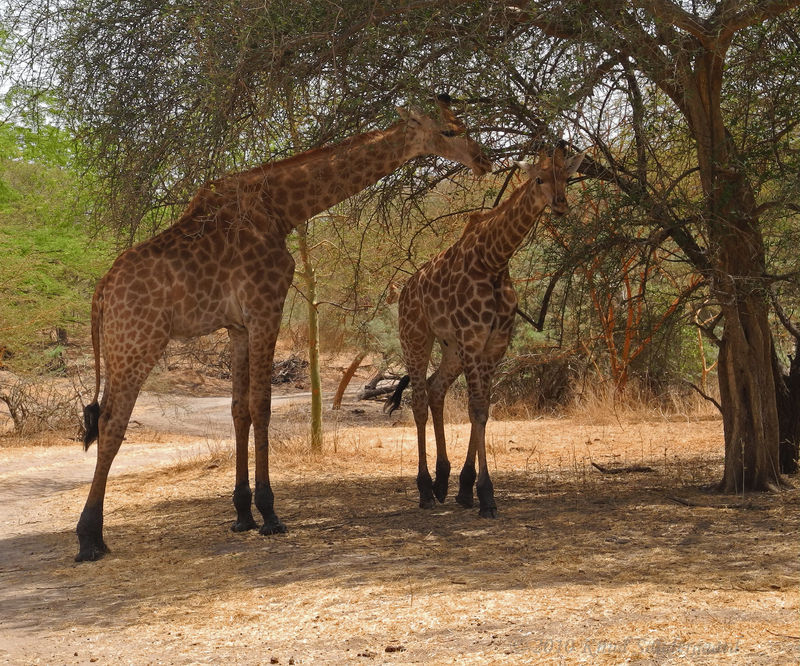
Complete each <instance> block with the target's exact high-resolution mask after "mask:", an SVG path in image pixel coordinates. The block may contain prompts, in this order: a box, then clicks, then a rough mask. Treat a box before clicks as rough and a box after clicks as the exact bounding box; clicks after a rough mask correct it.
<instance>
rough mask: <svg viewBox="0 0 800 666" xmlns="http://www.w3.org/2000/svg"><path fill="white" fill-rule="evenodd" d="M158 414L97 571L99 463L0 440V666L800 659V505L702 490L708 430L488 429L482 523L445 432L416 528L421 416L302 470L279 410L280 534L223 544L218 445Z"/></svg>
mask: <svg viewBox="0 0 800 666" xmlns="http://www.w3.org/2000/svg"><path fill="white" fill-rule="evenodd" d="M151 407H152V405H151ZM224 412H225V410H224V409H223V410H222V411H221V412H220V413H221V414H224ZM170 414H171V415H170V416H169V417H168V418H166V419H162V423H160V424H159V428H160V431H158V432H157V431H154V430H153V429H152V427H151V426H148V422H147V419H146V418H144V422H142V421H141V420H140V421H138V422H137V423H135V424H134V427H132V428H131V430H130V431H129V435H128V441H126V442H125V444H124V445H123V447H122V450H121V452H120V454H119V456H118V458H117V461H115V466H114V468H113V469H112V478H111V480H110V483H109V489H108V493H107V497H106V512H105V538H106V541H107V542H108V544H109V546H110V547H111V549H112V552H111V553H110V554H109V555H107V556H106V557H105V558H104V559H103V560H101V561H99V562H95V563H82V564H76V563H75V562H73V556H74V555H75V553H76V552H77V539H76V537H75V533H74V529H75V523H76V521H77V518H78V515H79V513H80V510H81V507H82V505H83V502H84V500H85V497H86V493H87V490H88V480H89V479H90V478H91V472H92V467H93V460H94V455H95V453H94V451H95V450H94V449H91V450H90V451H89V453H87V454H84V452H83V450H82V448H81V446H80V445H79V444H77V443H75V442H74V441H68V440H66V439H59V438H58V437H52V436H51V437H49V438H48V439H47V441H44V442H42V441H40V442H25V443H20V442H16V443H15V444H14V445H13V446H9V445H8V444H7V443H6V446H3V443H2V440H0V470H2V471H1V472H0V506H1V507H2V508H0V524H1V525H2V529H3V536H2V540H0V581H2V585H1V586H0V663H12V664H37V663H47V664H84V663H96V664H122V663H125V664H128V663H129V664H205V663H232V664H270V663H278V664H319V663H331V664H333V663H335V664H340V663H351V664H378V663H386V664H405V663H425V664H430V663H435V664H440V663H441V664H450V663H453V664H473V663H481V664H484V663H507V664H520V663H536V664H539V663H542V664H561V663H588V664H597V663H609V664H619V663H632V662H635V663H642V664H684V663H697V664H731V663H736V664H795V663H797V662H798V659H800V638H799V637H800V626H799V625H800V622H799V621H798V618H799V617H800V616H799V615H798V612H799V610H800V604H799V603H798V602H799V601H800V599H799V598H798V597H799V596H800V595H799V593H798V589H799V587H798V582H800V572H798V563H799V562H800V557H799V556H800V538H798V537H799V536H800V512H799V511H798V504H800V492H799V491H797V490H790V491H787V492H784V493H782V494H780V495H753V496H745V497H732V496H719V495H714V494H710V493H708V492H706V491H704V490H703V489H702V488H703V485H704V484H707V483H710V482H712V481H714V480H715V479H717V478H718V477H719V476H720V474H721V462H722V461H721V457H722V444H721V437H722V433H721V430H722V427H721V422H720V421H719V420H717V419H714V418H708V417H707V418H705V419H699V420H698V419H694V420H692V419H689V418H685V417H671V418H669V419H667V418H647V419H641V418H624V419H622V420H621V421H617V420H615V419H613V418H612V419H605V420H602V419H601V420H599V421H597V422H594V423H593V422H592V419H591V418H589V417H585V418H580V419H539V420H530V421H516V422H513V421H495V420H492V421H490V424H489V428H488V433H489V434H488V441H489V444H490V463H491V472H492V474H493V480H494V485H495V492H496V497H497V502H498V507H499V516H498V518H497V519H496V520H493V521H490V520H485V519H481V518H479V517H478V515H477V509H462V508H460V507H459V506H458V505H456V504H455V502H454V501H453V495H454V492H455V491H454V486H455V484H456V483H457V474H458V471H459V468H460V465H461V462H462V460H463V455H464V453H465V450H466V442H467V439H468V425H467V424H464V423H451V424H450V425H448V427H447V432H448V436H449V441H450V451H451V459H452V462H453V477H452V478H451V494H450V496H448V498H447V500H446V502H445V503H444V504H442V505H440V506H439V507H438V508H436V509H434V510H433V511H422V510H420V509H419V508H418V506H417V494H416V486H415V481H414V476H415V473H416V444H415V435H414V429H413V427H412V422H411V415H410V410H408V409H405V410H403V411H402V412H401V413H400V414H399V416H398V415H397V413H396V414H395V415H394V416H393V417H387V416H384V415H383V414H381V413H380V409H379V406H378V405H377V404H375V403H353V402H349V403H347V404H346V405H345V407H344V409H343V410H342V411H341V412H338V413H333V412H330V411H326V421H327V422H326V434H325V447H326V450H325V453H324V455H322V456H320V457H313V456H311V455H309V454H306V453H304V452H303V451H304V450H305V447H306V433H305V429H306V427H307V426H306V424H307V416H306V413H305V407H304V406H302V405H301V406H297V405H291V404H286V405H284V406H279V407H278V408H277V409H276V410H275V412H274V416H273V423H274V429H273V433H274V436H273V451H272V453H271V460H270V467H271V475H272V481H273V489H274V491H275V495H276V510H277V512H278V514H279V516H280V517H281V518H282V520H283V521H284V522H285V523H286V525H287V526H288V528H289V532H288V534H286V535H282V536H273V537H262V536H259V535H258V534H257V533H253V532H250V533H245V534H234V533H232V532H231V531H230V530H229V525H230V523H231V522H232V520H233V516H234V511H233V506H232V503H231V491H232V487H233V465H232V461H231V452H232V443H231V438H230V435H229V431H228V430H225V429H224V428H221V427H220V428H218V429H216V430H214V429H213V428H211V427H210V425H211V424H210V422H209V429H208V431H207V432H206V433H205V434H197V433H196V432H194V431H187V430H186V428H183V427H182V426H181V419H183V420H184V421H187V422H194V423H196V422H197V420H198V418H200V416H202V413H201V412H198V411H197V410H195V411H194V412H192V411H185V410H184V412H180V410H177V411H176V412H175V413H170ZM181 414H182V416H181ZM220 418H222V416H221V417H220ZM166 425H171V428H166V427H165V426H166ZM170 430H172V431H174V432H170ZM187 433H193V434H187ZM43 444H46V446H43ZM592 463H597V464H599V465H600V466H601V467H603V468H604V469H606V470H607V471H608V470H609V469H616V468H618V467H620V466H632V465H636V466H647V467H649V468H650V471H641V472H632V473H618V474H608V473H602V472H601V471H599V470H598V469H596V468H595V467H593V466H592ZM794 483H795V485H797V481H796V480H795V481H794Z"/></svg>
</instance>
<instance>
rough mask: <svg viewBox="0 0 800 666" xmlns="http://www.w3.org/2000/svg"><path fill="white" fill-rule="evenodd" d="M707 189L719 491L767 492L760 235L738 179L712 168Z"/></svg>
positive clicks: (776, 477) (769, 459) (769, 445)
mask: <svg viewBox="0 0 800 666" xmlns="http://www.w3.org/2000/svg"><path fill="white" fill-rule="evenodd" d="M714 190H715V192H714V193H715V195H716V196H714V197H712V201H713V202H714V203H716V205H714V206H713V208H712V211H710V212H709V218H710V223H709V225H708V226H709V231H710V237H711V240H712V252H713V259H712V261H713V266H714V269H713V271H712V292H713V294H714V296H715V297H716V299H717V301H718V303H719V305H720V307H721V308H722V312H723V315H724V326H723V333H722V339H721V344H720V349H719V366H718V371H717V372H718V377H719V389H720V404H721V406H722V421H723V426H724V431H725V470H724V473H723V477H722V480H721V481H720V483H719V490H720V491H722V492H727V493H741V492H744V491H748V490H758V491H763V490H773V489H776V488H778V487H780V486H781V483H782V482H781V478H780V468H779V462H778V441H779V439H778V410H777V405H776V395H775V380H774V373H773V369H772V346H773V343H772V333H771V331H770V327H769V320H768V317H767V314H768V307H767V300H766V290H765V289H764V285H763V274H764V263H765V257H764V244H763V237H762V234H761V229H760V226H759V222H758V219H757V218H756V217H755V216H754V215H752V214H751V213H752V211H753V210H754V204H753V197H752V193H751V190H750V187H749V183H748V182H747V181H746V179H745V178H744V176H743V175H742V174H740V173H738V172H735V171H733V170H728V171H722V170H719V171H717V173H716V183H715V188H714ZM714 209H715V210H714Z"/></svg>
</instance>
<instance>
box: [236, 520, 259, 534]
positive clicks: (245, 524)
mask: <svg viewBox="0 0 800 666" xmlns="http://www.w3.org/2000/svg"><path fill="white" fill-rule="evenodd" d="M256 527H258V523H257V522H256V521H255V520H253V519H252V518H250V519H249V520H237V521H236V522H235V523H234V524H233V525H231V532H247V531H248V530H254V529H256Z"/></svg>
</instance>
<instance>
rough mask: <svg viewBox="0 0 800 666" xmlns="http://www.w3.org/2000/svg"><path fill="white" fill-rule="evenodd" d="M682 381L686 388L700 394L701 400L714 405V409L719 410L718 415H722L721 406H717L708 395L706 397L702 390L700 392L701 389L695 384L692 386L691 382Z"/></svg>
mask: <svg viewBox="0 0 800 666" xmlns="http://www.w3.org/2000/svg"><path fill="white" fill-rule="evenodd" d="M683 381H684V384H686V385H687V386H689V387H690V388H693V389H694V390H695V391H697V392H698V393H699V394H700V397H701V398H703V400H708V402H710V403H711V404H713V405H714V407H716V408H717V409H718V410H719V413H720V414H722V413H723V411H722V405H720V404H719V403H718V402H717V401H716V400H715V399H714V398H712V397H711V396H710V395H708V394H707V393H705V392H704V391H703V390H702V389H701V388H700V387H699V386H697V385H696V384H693V383H692V382H690V381H687V380H685V379H684V380H683Z"/></svg>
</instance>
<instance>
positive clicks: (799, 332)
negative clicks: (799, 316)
mask: <svg viewBox="0 0 800 666" xmlns="http://www.w3.org/2000/svg"><path fill="white" fill-rule="evenodd" d="M768 291H769V300H770V301H772V307H773V308H774V309H775V314H776V315H778V319H780V320H781V324H783V326H784V328H785V329H786V330H787V331H789V333H791V334H792V336H793V337H794V338H795V340H798V341H800V328H798V327H797V326H796V325H795V324H794V323H793V322H792V320H791V319H789V317H787V316H786V313H785V312H784V311H783V308H782V307H781V304H780V303H779V302H778V298H777V296H775V292H774V291H772V289H769V290H768Z"/></svg>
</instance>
